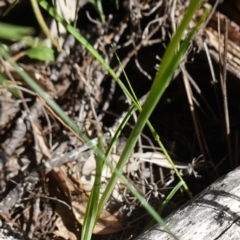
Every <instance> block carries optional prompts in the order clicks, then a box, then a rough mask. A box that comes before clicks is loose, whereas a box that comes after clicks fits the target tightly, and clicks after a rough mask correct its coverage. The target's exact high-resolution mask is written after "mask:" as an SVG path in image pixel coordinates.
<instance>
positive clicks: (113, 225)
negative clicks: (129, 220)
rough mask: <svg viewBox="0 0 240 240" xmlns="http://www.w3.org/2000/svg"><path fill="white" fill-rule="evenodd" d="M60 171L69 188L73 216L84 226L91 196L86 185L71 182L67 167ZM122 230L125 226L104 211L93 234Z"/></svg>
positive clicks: (75, 181) (62, 167)
mask: <svg viewBox="0 0 240 240" xmlns="http://www.w3.org/2000/svg"><path fill="white" fill-rule="evenodd" d="M60 169H61V171H59V174H60V175H61V178H62V179H64V183H65V187H66V188H68V190H69V192H70V194H71V199H69V201H70V202H71V205H72V211H73V214H74V215H75V217H76V219H77V221H78V222H79V223H80V224H81V225H82V224H83V219H84V214H85V212H86V209H87V203H88V200H89V196H87V194H86V189H84V185H82V184H81V183H80V182H79V181H78V180H77V179H76V178H75V179H74V180H70V178H68V174H67V170H68V168H67V167H66V166H61V167H60ZM122 229H123V226H122V224H121V223H120V222H119V220H118V219H117V218H116V217H115V216H114V215H113V214H111V213H109V212H108V211H107V210H105V209H104V210H103V211H102V213H101V215H100V218H99V220H98V222H97V224H96V226H95V228H94V230H93V233H94V234H101V235H104V234H110V233H114V232H118V231H120V230H122Z"/></svg>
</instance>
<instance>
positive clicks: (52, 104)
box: [0, 45, 176, 239]
mask: <svg viewBox="0 0 240 240" xmlns="http://www.w3.org/2000/svg"><path fill="white" fill-rule="evenodd" d="M0 55H1V56H2V57H3V58H4V59H5V60H7V61H8V62H9V63H10V64H11V65H12V66H13V67H14V68H15V70H16V72H17V73H18V74H19V75H20V76H21V77H22V78H23V80H24V81H25V82H26V83H27V84H28V85H29V86H30V87H31V88H32V89H33V90H34V91H36V92H37V93H38V94H39V96H41V97H42V98H43V99H44V101H46V103H47V104H48V105H49V106H50V107H51V108H52V109H53V111H54V112H55V113H56V114H57V115H58V116H59V117H60V118H61V119H62V120H63V121H64V122H65V123H66V124H68V126H69V127H70V128H71V129H72V130H73V131H74V132H75V133H77V134H78V135H79V136H80V137H81V138H82V139H83V140H84V141H85V142H86V144H87V145H88V146H89V147H91V148H92V149H93V150H94V152H95V153H96V154H97V155H98V156H99V157H100V158H101V159H102V160H103V161H104V162H105V163H106V164H107V165H108V166H109V167H110V169H111V170H112V171H113V172H114V173H115V174H116V175H117V176H118V177H119V178H120V179H121V180H122V182H123V183H124V184H125V185H126V186H127V187H128V188H129V189H130V191H131V192H132V193H133V194H134V195H135V196H136V198H137V199H138V200H139V201H140V202H141V203H142V205H143V206H144V207H145V208H146V210H147V211H148V212H149V213H150V214H151V215H152V216H153V218H154V219H155V220H156V221H157V222H158V223H159V224H161V225H162V226H163V227H164V230H165V231H166V232H168V233H169V234H170V235H172V236H173V237H174V235H173V234H172V233H171V231H170V230H169V229H168V228H167V226H166V224H165V223H164V221H163V220H162V218H161V217H160V216H159V215H158V213H157V212H156V211H155V210H154V209H153V208H152V206H151V205H149V204H148V203H147V202H146V201H145V198H144V197H142V196H141V194H139V193H138V192H137V190H136V189H135V188H134V187H133V186H132V185H131V184H130V183H129V182H128V181H127V179H126V178H125V177H123V176H122V174H121V172H120V171H118V169H116V168H114V167H113V166H112V164H111V163H110V162H108V161H107V160H106V157H105V155H104V153H103V152H102V151H101V150H100V149H98V148H97V147H93V145H92V143H91V141H90V140H89V139H88V137H87V136H86V135H85V134H83V133H82V132H81V131H80V130H79V128H78V127H77V125H76V124H75V123H74V122H73V121H72V120H71V119H70V118H69V117H68V116H67V115H66V114H65V113H64V112H63V110H62V109H61V108H60V107H59V106H58V105H57V104H56V103H55V102H54V101H53V100H52V99H51V98H50V96H49V95H48V94H47V93H46V92H45V91H44V90H43V89H42V88H41V87H39V86H38V84H37V83H36V82H35V81H34V80H33V79H32V78H31V77H30V76H29V75H28V74H27V73H26V72H25V71H24V70H23V69H22V68H21V67H19V66H18V64H17V63H16V62H15V61H13V60H12V59H11V57H10V56H9V55H8V54H7V52H6V51H5V50H4V48H3V47H1V45H0ZM175 239H176V238H175Z"/></svg>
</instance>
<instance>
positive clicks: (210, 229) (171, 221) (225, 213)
mask: <svg viewBox="0 0 240 240" xmlns="http://www.w3.org/2000/svg"><path fill="white" fill-rule="evenodd" d="M165 222H166V224H167V226H168V227H169V228H170V229H171V231H172V232H173V233H174V234H175V236H177V238H178V239H180V240H188V239H189V240H192V239H194V240H198V239H199V240H202V239H207V240H212V239H222V240H229V239H240V168H237V169H236V170H234V171H232V172H230V173H229V174H227V175H226V176H224V177H221V178H220V179H219V180H217V181H216V182H215V183H213V184H212V185H210V186H209V187H208V188H207V189H205V190H204V191H203V192H201V193H200V194H198V195H197V196H196V197H194V199H193V200H192V201H189V202H188V203H186V204H185V205H184V206H182V207H181V208H180V209H178V210H177V211H176V212H174V213H172V214H171V215H169V216H168V217H167V218H166V219H165ZM143 239H148V240H153V239H154V240H155V239H164V240H168V239H172V237H171V236H169V235H168V234H167V233H166V232H164V231H163V228H162V227H161V226H159V225H155V226H154V227H152V228H151V229H150V230H148V231H146V232H144V233H143V234H141V235H140V236H138V237H137V238H136V240H143Z"/></svg>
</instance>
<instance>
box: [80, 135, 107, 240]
mask: <svg viewBox="0 0 240 240" xmlns="http://www.w3.org/2000/svg"><path fill="white" fill-rule="evenodd" d="M98 148H99V149H100V150H101V151H104V144H103V136H99V137H98ZM103 166H104V162H103V161H102V159H101V157H99V156H98V155H97V156H96V174H95V179H94V185H93V188H92V191H91V194H90V197H89V200H88V204H87V209H86V212H85V215H84V221H83V226H82V231H81V240H90V239H91V237H92V232H93V229H94V226H95V224H96V216H97V206H98V200H99V196H100V188H101V176H102V169H103Z"/></svg>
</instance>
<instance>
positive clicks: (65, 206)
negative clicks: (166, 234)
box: [0, 0, 240, 240]
mask: <svg viewBox="0 0 240 240" xmlns="http://www.w3.org/2000/svg"><path fill="white" fill-rule="evenodd" d="M11 2H13V1H10V0H9V1H7V0H6V1H2V3H0V22H5V23H11V24H15V25H20V26H28V27H32V28H34V29H35V37H39V36H41V37H42V36H43V34H42V33H41V30H40V28H39V26H38V24H37V21H36V19H35V16H34V14H33V11H32V9H31V5H30V3H29V1H24V0H23V1H19V3H18V4H16V6H15V7H14V8H13V9H11V11H10V12H9V13H8V14H7V15H6V16H3V13H4V12H5V11H6V9H7V8H8V7H9V4H10V3H11ZM67 2H68V1H67ZM70 2H71V1H70ZM188 2H189V1H186V0H177V1H174V0H171V1H166V0H141V1H139V0H129V1H128V0H125V1H119V8H117V7H116V1H114V0H103V1H102V5H103V12H104V15H105V20H104V21H101V19H100V17H99V14H98V13H97V12H96V11H95V9H94V8H93V6H92V5H91V4H90V3H88V2H87V1H82V2H81V6H80V8H79V11H78V14H77V15H78V18H77V22H76V27H77V29H79V31H80V33H81V34H82V35H83V36H84V37H85V38H86V39H87V40H88V41H89V43H90V44H92V45H93V46H94V48H95V49H96V50H98V52H99V53H100V54H101V55H102V56H103V58H104V59H105V61H106V62H107V63H108V64H109V66H110V67H111V68H112V69H114V71H115V72H116V73H117V75H118V76H119V77H120V79H121V80H122V81H123V82H124V84H126V85H127V81H126V80H125V76H124V74H123V70H122V66H123V67H124V69H125V72H126V75H127V77H128V79H129V80H130V82H131V85H132V88H133V89H134V91H135V93H136V96H137V98H138V99H140V100H141V101H142V103H143V102H144V100H145V98H146V96H147V93H148V91H149V90H150V88H151V85H152V80H153V78H154V76H155V74H156V71H157V69H158V68H159V65H161V59H162V56H163V54H164V51H165V49H166V46H167V44H168V43H169V40H170V39H171V36H172V35H173V34H174V32H175V30H176V27H177V26H178V24H179V22H180V20H181V18H182V16H183V13H184V11H185V10H186V7H187V6H188ZM208 2H209V4H210V5H212V7H213V4H215V2H216V1H213V0H212V1H211V0H210V1H208ZM200 12H201V9H200V10H199V12H198V14H200ZM26 13H27V14H26ZM43 15H44V17H45V19H46V20H47V22H51V18H49V17H48V13H47V12H44V11H43ZM196 18H197V16H196ZM193 21H194V20H193ZM52 29H54V27H52ZM52 31H54V30H52ZM52 34H53V35H54V34H55V33H53V32H52ZM62 42H63V45H62V48H63V49H64V51H62V52H60V53H59V52H57V51H56V52H55V57H56V59H55V61H47V62H39V61H36V60H32V59H30V58H29V57H27V56H26V55H25V54H22V53H24V52H25V50H26V45H24V44H21V42H14V43H13V42H11V41H1V42H0V43H4V44H6V45H7V46H8V48H9V53H10V54H11V56H12V57H13V58H14V60H15V61H17V63H18V64H19V65H20V66H21V67H22V68H23V69H24V70H25V71H26V72H27V73H28V74H29V75H30V76H31V77H32V78H34V79H35V80H36V81H37V82H38V83H39V84H40V85H41V86H42V88H43V89H44V90H45V91H46V92H47V93H48V94H49V95H50V96H51V97H52V98H53V99H54V100H55V101H56V102H57V104H58V105H59V106H60V107H61V108H62V109H63V110H64V112H65V113H66V114H67V115H68V116H69V117H71V119H73V120H74V122H75V123H76V124H77V125H78V127H79V129H80V130H81V131H82V132H84V133H85V134H86V135H87V136H88V137H89V138H90V139H94V138H96V137H97V135H98V133H99V132H102V133H107V132H108V131H109V129H114V127H115V126H116V125H117V124H118V123H119V121H120V120H121V119H122V118H123V116H124V114H125V112H126V111H127V110H128V109H129V108H130V106H131V103H130V102H129V100H128V99H127V98H126V96H125V94H124V93H123V91H122V89H121V88H120V87H119V86H118V84H117V83H116V82H115V81H114V80H113V79H112V77H111V76H110V75H109V74H108V73H107V72H106V70H105V69H104V68H103V66H102V65H101V64H100V63H99V62H98V61H97V60H96V59H94V57H93V56H92V55H91V54H90V53H89V52H87V50H86V49H85V48H84V47H83V46H81V44H80V43H79V42H77V41H76V40H75V39H74V38H73V37H72V36H71V35H68V34H67V33H66V32H62ZM239 45H240V5H239V4H238V1H237V0H236V1H234V0H228V1H222V3H219V5H218V6H217V7H216V9H215V10H214V11H212V14H211V16H210V18H209V19H208V22H207V24H205V25H204V26H203V28H202V29H201V30H200V32H199V33H198V34H197V35H196V36H195V38H194V41H193V42H192V44H191V46H190V47H189V50H188V53H187V55H186V56H185V57H184V58H183V59H182V62H181V65H180V66H179V68H178V69H177V70H176V72H175V74H174V78H173V80H172V81H171V83H170V85H169V86H168V88H167V90H166V92H165V93H164V95H163V97H162V98H161V100H160V102H159V103H158V105H157V107H156V108H155V110H154V112H153V114H152V115H151V117H150V119H149V120H150V122H151V123H152V124H153V126H154V128H155V129H156V131H157V133H158V134H159V136H160V138H161V140H162V142H163V145H164V146H165V148H166V149H167V151H168V152H169V154H170V156H171V157H172V159H173V161H174V162H175V164H176V166H180V165H181V166H184V167H183V169H182V170H181V169H180V167H179V170H181V173H182V176H183V178H184V180H185V181H186V183H187V185H188V187H189V189H190V191H191V192H192V193H193V195H196V194H198V193H199V192H201V191H202V190H203V189H204V188H206V187H207V186H209V185H210V184H211V183H212V182H213V181H215V180H216V179H217V178H219V177H220V176H222V175H223V174H226V173H228V172H229V171H231V170H233V169H235V168H236V167H237V166H239V145H240V140H239V137H240V131H239V122H240V47H239ZM114 51H116V53H117V55H118V57H119V59H120V62H121V64H122V66H121V65H120V64H119V61H118V60H117V58H116V56H115V53H114ZM0 62H1V64H0V71H1V72H0V73H1V76H5V78H7V79H10V80H11V81H12V83H14V84H17V85H18V86H20V87H21V91H22V96H21V95H19V96H18V97H16V95H14V94H13V93H12V92H10V91H9V90H8V89H7V88H6V87H4V86H3V85H0V168H1V171H0V175H1V176H0V177H1V180H0V198H1V203H0V222H1V230H0V233H1V234H2V238H1V239H4V238H3V237H4V236H6V238H5V239H71V240H72V239H73V240H74V239H80V232H81V224H82V223H83V217H84V213H85V211H86V204H87V201H88V198H89V192H90V190H91V187H92V184H93V178H94V170H95V160H94V154H93V152H92V151H85V152H84V153H82V152H81V151H80V150H79V149H81V146H83V145H84V143H83V142H82V141H81V140H80V139H79V138H78V137H76V136H75V135H74V134H73V133H72V132H71V130H70V129H69V128H68V127H67V126H66V124H64V123H63V122H62V121H61V120H60V119H59V118H58V117H57V115H56V114H55V113H54V112H52V111H51V110H50V108H49V107H48V106H47V105H46V104H45V103H44V102H43V101H42V99H41V98H40V97H39V96H38V95H36V94H35V93H33V92H32V91H31V89H29V88H28V87H27V86H26V85H25V84H24V83H23V81H22V79H21V77H20V76H19V74H17V72H16V71H15V70H14V69H13V68H11V67H10V66H9V64H8V63H7V62H6V61H4V60H3V59H2V58H0ZM0 80H1V79H0ZM15 86H16V85H15ZM136 118H137V113H135V115H133V117H132V118H131V119H130V120H129V122H128V124H127V126H126V127H125V128H124V129H123V131H122V134H121V137H120V138H119V139H118V143H117V146H116V147H115V152H114V153H112V155H111V160H112V162H115V161H117V160H118V159H119V156H120V155H121V151H122V149H123V147H124V144H125V143H126V139H127V138H128V136H129V134H130V132H131V130H132V128H133V126H134V124H135V122H136ZM79 151H80V152H79ZM153 153H154V154H155V155H154V156H153ZM138 158H139V159H141V158H145V159H148V162H145V163H143V164H139V165H134V164H131V163H132V162H131V163H129V165H128V167H126V170H125V173H124V174H125V176H126V177H128V179H129V181H130V182H131V183H132V184H133V185H134V186H135V187H136V188H137V189H138V190H139V191H140V192H141V194H142V195H143V196H144V197H145V199H146V200H147V201H148V202H149V203H150V204H151V205H152V206H154V208H155V209H158V208H159V206H160V205H161V204H162V202H163V201H164V199H165V197H166V196H167V194H168V193H169V192H170V191H171V189H172V188H173V187H174V186H175V185H176V184H177V183H178V179H177V177H176V176H175V174H174V172H173V171H172V169H171V168H170V167H168V166H167V167H166V165H164V164H163V163H160V164H156V161H159V159H160V160H161V161H162V162H164V161H165V160H166V159H165V157H164V156H163V155H162V153H161V151H160V150H159V148H158V147H157V145H156V143H155V141H154V138H153V136H152V135H151V132H150V131H149V129H148V128H147V127H146V128H145V129H144V132H143V134H142V137H141V139H139V141H138V144H137V146H136V147H135V150H134V153H133V154H132V158H131V160H132V161H133V162H135V160H136V159H138ZM64 159H71V161H68V162H66V161H65V160H64ZM46 161H50V162H52V163H54V161H55V162H56V163H57V165H54V166H55V167H54V168H53V167H52V169H51V171H50V170H47V169H46V164H45V165H44V162H46ZM151 161H152V163H150V162H151ZM154 161H155V163H154ZM63 163H65V164H63ZM44 167H45V168H44ZM103 178H104V180H103V183H102V184H103V185H104V184H105V182H104V181H106V182H107V181H108V179H109V173H108V172H107V173H106V174H105V175H104V176H103ZM103 187H104V186H103ZM188 200H189V198H188V195H187V194H186V193H185V192H184V190H182V191H179V192H178V193H177V194H176V195H175V196H174V198H173V199H172V200H171V202H170V203H169V204H168V205H167V206H166V208H165V210H164V211H163V213H162V215H161V216H162V217H164V216H166V215H168V214H169V213H171V212H173V211H174V210H176V209H177V208H178V207H179V206H181V205H182V204H184V203H185V202H186V201H188ZM149 219H150V217H149V216H148V214H147V213H146V211H145V210H144V208H143V207H142V206H141V204H140V203H139V202H138V201H137V199H136V198H135V197H134V196H133V195H132V194H131V193H130V192H129V191H128V190H127V188H126V187H124V186H122V184H121V183H119V184H118V185H117V186H116V188H115V192H114V193H113V194H112V197H111V202H109V203H108V205H107V206H106V208H105V209H104V213H103V214H102V215H101V217H100V220H99V223H98V224H97V226H96V227H95V229H94V236H93V239H119V240H120V239H133V238H134V237H136V236H137V235H138V234H139V233H140V232H141V231H142V230H143V229H144V227H145V226H146V222H149ZM7 236H9V238H7ZM10 236H11V237H12V238H10Z"/></svg>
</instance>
